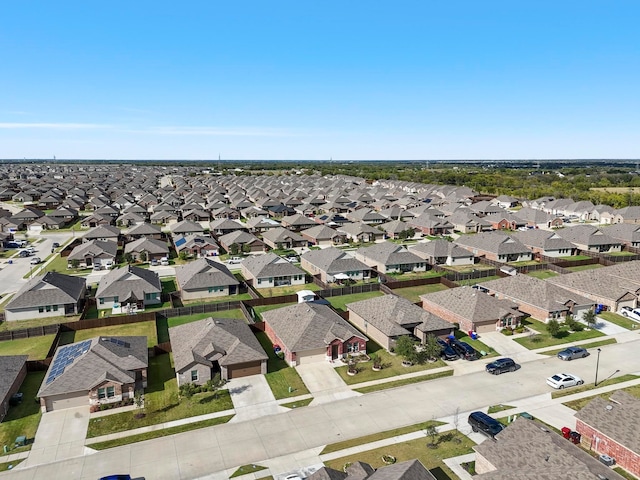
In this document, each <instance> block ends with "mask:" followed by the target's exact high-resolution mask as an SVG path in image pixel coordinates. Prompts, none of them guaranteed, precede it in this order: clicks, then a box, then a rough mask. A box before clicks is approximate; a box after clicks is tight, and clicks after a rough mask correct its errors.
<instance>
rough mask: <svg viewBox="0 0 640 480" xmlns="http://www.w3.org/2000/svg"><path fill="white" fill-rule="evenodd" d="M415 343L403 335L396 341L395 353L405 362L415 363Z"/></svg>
mask: <svg viewBox="0 0 640 480" xmlns="http://www.w3.org/2000/svg"><path fill="white" fill-rule="evenodd" d="M416 344H417V342H416V341H415V340H414V339H412V338H411V337H410V336H408V335H403V336H401V337H399V338H398V339H397V340H396V346H395V352H396V353H397V354H398V355H400V356H401V357H403V358H404V359H405V361H407V362H411V363H415V362H417V360H418V358H417V355H416Z"/></svg>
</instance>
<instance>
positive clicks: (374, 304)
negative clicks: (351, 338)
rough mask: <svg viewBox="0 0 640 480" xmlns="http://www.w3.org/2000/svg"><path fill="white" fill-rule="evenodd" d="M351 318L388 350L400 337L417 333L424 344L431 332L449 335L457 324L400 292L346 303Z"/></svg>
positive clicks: (438, 334)
mask: <svg viewBox="0 0 640 480" xmlns="http://www.w3.org/2000/svg"><path fill="white" fill-rule="evenodd" d="M346 307H347V311H348V312H349V322H350V323H351V324H352V325H354V326H356V327H357V328H358V329H359V330H360V331H362V332H364V333H365V335H367V336H368V337H369V338H371V339H372V340H375V341H376V342H377V343H378V344H379V345H381V346H382V347H383V348H385V349H386V350H392V349H393V348H394V347H395V344H396V340H397V339H398V337H401V336H403V335H410V336H414V337H417V338H418V339H419V340H420V342H421V343H422V344H424V343H425V342H426V341H427V336H428V335H434V336H436V337H446V336H447V335H450V334H451V333H452V332H453V330H454V327H453V325H451V323H449V322H447V321H446V320H443V319H442V318H438V317H437V316H436V315H434V314H432V313H430V312H427V311H425V310H423V309H422V308H420V307H419V306H417V305H416V304H414V303H412V302H411V301H409V300H407V299H406V298H404V297H399V296H397V295H383V296H381V297H374V298H369V299H367V300H361V301H359V302H354V303H348V304H347V305H346Z"/></svg>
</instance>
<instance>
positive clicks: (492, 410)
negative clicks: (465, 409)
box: [487, 404, 515, 415]
mask: <svg viewBox="0 0 640 480" xmlns="http://www.w3.org/2000/svg"><path fill="white" fill-rule="evenodd" d="M512 408H515V407H513V406H511V405H502V404H500V405H491V406H490V407H489V410H488V411H487V413H488V414H489V415H491V414H492V413H498V412H503V411H504V410H511V409H512Z"/></svg>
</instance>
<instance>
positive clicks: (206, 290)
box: [176, 258, 240, 300]
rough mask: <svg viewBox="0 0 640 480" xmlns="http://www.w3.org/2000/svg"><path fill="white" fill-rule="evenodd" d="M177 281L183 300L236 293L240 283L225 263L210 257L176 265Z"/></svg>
mask: <svg viewBox="0 0 640 480" xmlns="http://www.w3.org/2000/svg"><path fill="white" fill-rule="evenodd" d="M176 282H177V284H178V287H179V288H180V297H181V298H182V299H183V300H193V299H197V298H215V297H224V296H226V295H235V294H237V293H238V286H239V285H240V282H239V281H238V280H237V279H236V277H234V276H233V274H232V273H231V272H230V271H229V269H228V268H227V267H226V266H225V265H224V264H222V263H220V262H216V261H213V260H211V259H208V258H199V259H198V260H195V261H193V262H190V263H187V264H185V265H180V266H178V267H176Z"/></svg>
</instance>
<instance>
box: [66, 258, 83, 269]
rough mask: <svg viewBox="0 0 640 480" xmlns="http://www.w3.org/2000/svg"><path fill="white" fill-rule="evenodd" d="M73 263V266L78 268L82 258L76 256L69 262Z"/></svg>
mask: <svg viewBox="0 0 640 480" xmlns="http://www.w3.org/2000/svg"><path fill="white" fill-rule="evenodd" d="M69 263H70V264H71V268H78V267H79V266H80V260H78V259H77V258H74V259H73V260H71V261H70V262H69Z"/></svg>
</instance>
